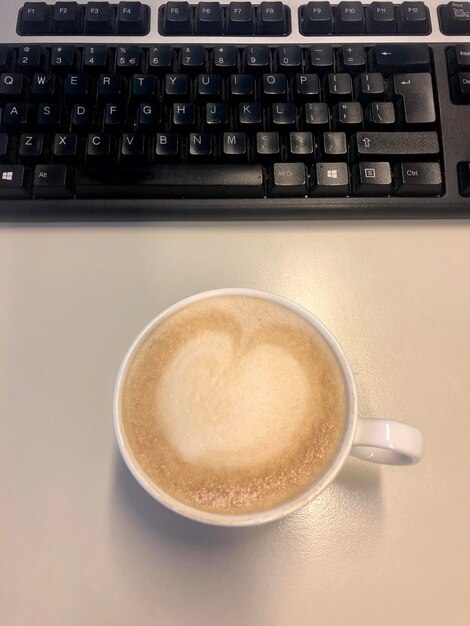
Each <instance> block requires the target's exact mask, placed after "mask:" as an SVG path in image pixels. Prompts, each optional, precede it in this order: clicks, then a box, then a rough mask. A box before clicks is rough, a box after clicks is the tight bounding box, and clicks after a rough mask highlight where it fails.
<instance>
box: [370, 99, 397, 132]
mask: <svg viewBox="0 0 470 626" xmlns="http://www.w3.org/2000/svg"><path fill="white" fill-rule="evenodd" d="M364 120H365V124H366V128H370V129H371V130H372V129H374V128H377V129H380V128H382V129H383V130H386V129H387V128H391V127H392V126H393V125H394V124H395V122H396V119H395V107H394V105H393V102H371V103H370V104H368V105H367V107H366V108H365V110H364Z"/></svg>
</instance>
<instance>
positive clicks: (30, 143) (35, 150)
mask: <svg viewBox="0 0 470 626" xmlns="http://www.w3.org/2000/svg"><path fill="white" fill-rule="evenodd" d="M43 150H44V135H43V134H42V133H31V134H27V133H23V134H22V135H20V142H19V147H18V156H19V158H20V160H21V161H25V162H28V161H32V160H37V159H39V158H41V157H42V154H43Z"/></svg>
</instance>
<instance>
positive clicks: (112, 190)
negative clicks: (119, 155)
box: [0, 163, 265, 198]
mask: <svg viewBox="0 0 470 626" xmlns="http://www.w3.org/2000/svg"><path fill="white" fill-rule="evenodd" d="M0 174H1V171H0ZM76 193H77V197H79V198H112V197H115V198H158V197H163V198H181V197H185V198H188V197H189V198H191V197H193V198H262V197H263V196H264V195H265V188H264V180H263V169H262V167H261V165H248V164H245V165H244V164H240V163H237V164H236V165H230V164H224V165H221V164H218V163H215V164H214V163H211V164H210V165H199V164H194V165H192V164H185V165H179V164H173V165H163V164H162V165H158V164H157V165H146V166H139V167H132V166H130V167H123V166H119V167H107V166H99V167H97V166H94V167H92V168H90V167H79V168H77V174H76Z"/></svg>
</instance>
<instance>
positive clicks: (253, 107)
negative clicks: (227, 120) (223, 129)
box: [238, 102, 263, 129]
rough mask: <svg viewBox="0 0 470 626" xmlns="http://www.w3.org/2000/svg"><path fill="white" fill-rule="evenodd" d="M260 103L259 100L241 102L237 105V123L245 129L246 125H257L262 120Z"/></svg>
mask: <svg viewBox="0 0 470 626" xmlns="http://www.w3.org/2000/svg"><path fill="white" fill-rule="evenodd" d="M262 115H263V113H262V110H261V104H260V103H259V102H241V103H240V104H239V105H238V123H239V124H240V126H241V127H242V128H243V129H245V128H246V127H247V126H250V127H253V126H259V125H260V124H261V120H262Z"/></svg>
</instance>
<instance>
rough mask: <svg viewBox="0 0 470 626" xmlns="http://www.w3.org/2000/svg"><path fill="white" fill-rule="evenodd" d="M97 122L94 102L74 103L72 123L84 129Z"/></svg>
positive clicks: (73, 125) (79, 128) (78, 128)
mask: <svg viewBox="0 0 470 626" xmlns="http://www.w3.org/2000/svg"><path fill="white" fill-rule="evenodd" d="M94 123H95V106H94V105H93V104H74V105H73V106H72V115H71V124H72V127H74V128H77V130H83V129H86V128H89V127H91V126H93V124H94Z"/></svg>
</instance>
